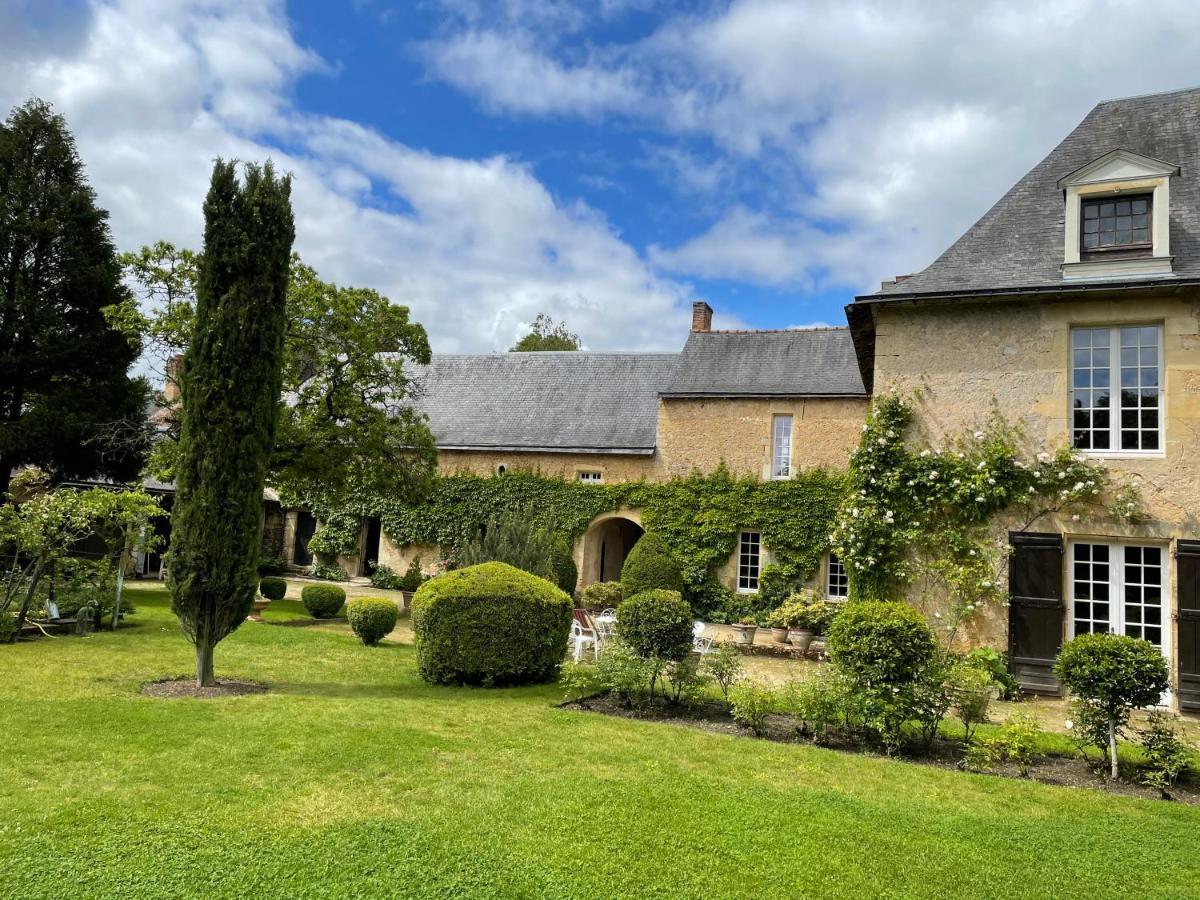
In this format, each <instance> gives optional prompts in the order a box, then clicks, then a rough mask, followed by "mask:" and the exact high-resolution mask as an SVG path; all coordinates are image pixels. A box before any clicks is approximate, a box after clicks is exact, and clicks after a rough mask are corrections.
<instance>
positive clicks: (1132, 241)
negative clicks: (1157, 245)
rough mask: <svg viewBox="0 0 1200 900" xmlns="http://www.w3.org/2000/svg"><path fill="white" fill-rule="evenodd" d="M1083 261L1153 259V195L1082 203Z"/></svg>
mask: <svg viewBox="0 0 1200 900" xmlns="http://www.w3.org/2000/svg"><path fill="white" fill-rule="evenodd" d="M1080 206H1081V208H1080V213H1081V216H1082V231H1081V233H1080V235H1079V251H1080V258H1081V259H1103V258H1105V255H1106V254H1109V253H1126V254H1129V255H1135V254H1136V255H1138V256H1149V255H1150V254H1151V250H1152V247H1153V244H1152V243H1151V235H1152V231H1151V224H1150V216H1151V210H1152V209H1153V208H1154V195H1153V194H1137V195H1132V196H1121V195H1119V194H1118V195H1117V196H1114V197H1097V198H1094V199H1093V198H1090V197H1084V198H1081V199H1080Z"/></svg>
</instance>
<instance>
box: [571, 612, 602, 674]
mask: <svg viewBox="0 0 1200 900" xmlns="http://www.w3.org/2000/svg"><path fill="white" fill-rule="evenodd" d="M574 615H575V618H574V620H573V621H572V622H571V644H572V646H574V648H575V649H574V651H573V652H572V656H573V657H574V659H575V662H579V659H580V657H582V656H583V651H584V649H586V648H587V647H589V646H590V647H591V648H592V654H593V655H594V656H596V657H599V655H600V642H599V639H598V636H597V634H596V626H595V625H594V624H593V623H592V620H591V619H589V618H588V614H587V613H586V612H584V611H583V610H582V609H577V610H575V611H574Z"/></svg>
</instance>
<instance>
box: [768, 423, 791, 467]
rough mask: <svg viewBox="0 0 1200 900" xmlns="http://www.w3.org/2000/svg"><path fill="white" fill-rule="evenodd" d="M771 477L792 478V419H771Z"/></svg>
mask: <svg viewBox="0 0 1200 900" xmlns="http://www.w3.org/2000/svg"><path fill="white" fill-rule="evenodd" d="M771 477H772V478H791V477H792V417H791V416H773V417H772V419H771Z"/></svg>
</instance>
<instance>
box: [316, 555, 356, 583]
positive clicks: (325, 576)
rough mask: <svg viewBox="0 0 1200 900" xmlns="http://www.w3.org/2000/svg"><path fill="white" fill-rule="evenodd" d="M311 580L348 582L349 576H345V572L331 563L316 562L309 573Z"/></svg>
mask: <svg viewBox="0 0 1200 900" xmlns="http://www.w3.org/2000/svg"><path fill="white" fill-rule="evenodd" d="M309 574H311V575H312V577H313V578H320V579H321V580H322V581H349V580H350V576H349V575H347V574H346V570H345V569H343V568H342V567H341V566H339V565H336V564H333V563H325V562H321V561H320V560H317V561H316V562H315V563H313V567H312V571H311V572H310V573H309Z"/></svg>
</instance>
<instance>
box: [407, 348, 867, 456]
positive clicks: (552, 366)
mask: <svg viewBox="0 0 1200 900" xmlns="http://www.w3.org/2000/svg"><path fill="white" fill-rule="evenodd" d="M409 372H410V377H411V378H412V380H413V381H414V383H415V384H416V385H417V386H418V390H419V391H420V396H419V398H418V399H417V401H416V406H417V408H418V409H419V410H420V411H422V412H424V413H425V414H426V415H427V416H428V417H429V427H430V430H431V431H432V432H433V435H434V439H435V440H436V442H437V445H438V447H440V448H442V449H444V450H449V449H455V448H461V449H471V450H485V449H489V448H491V449H496V450H511V451H536V450H542V451H552V452H569V451H575V452H593V453H601V452H606V453H632V454H649V453H652V452H654V448H655V445H656V443H657V432H658V400H659V397H660V396H664V397H687V396H726V397H748V396H791V397H795V396H806V395H808V396H812V395H817V396H842V395H845V396H861V395H863V393H864V390H863V384H862V379H861V378H860V377H859V374H858V367H857V364H856V362H855V357H854V348H853V346H852V344H851V341H850V335H849V333H848V332H847V330H846V329H844V328H841V329H833V328H831V329H823V330H813V331H779V332H769V331H756V332H711V333H702V334H697V333H693V334H691V335H690V336H689V338H688V341H687V344H686V346H685V347H684V349H683V352H682V353H603V352H590V351H561V352H543V353H488V354H478V355H457V354H435V355H434V357H433V359H432V360H431V362H430V364H429V365H428V366H412V367H411V368H410V370H409Z"/></svg>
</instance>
